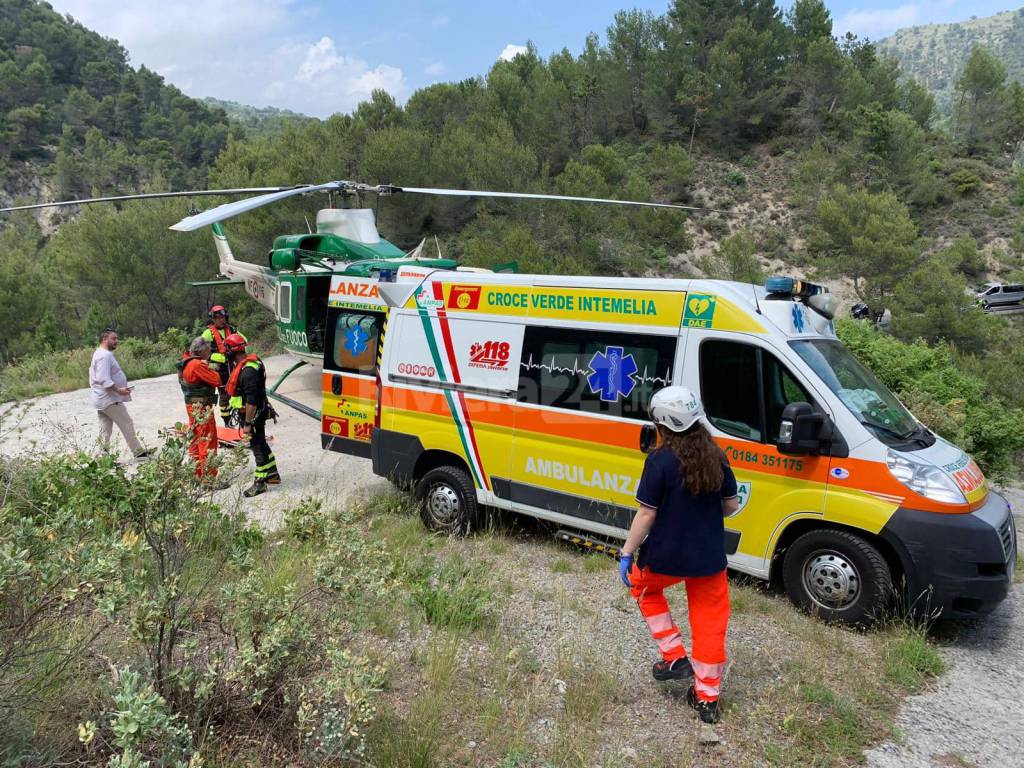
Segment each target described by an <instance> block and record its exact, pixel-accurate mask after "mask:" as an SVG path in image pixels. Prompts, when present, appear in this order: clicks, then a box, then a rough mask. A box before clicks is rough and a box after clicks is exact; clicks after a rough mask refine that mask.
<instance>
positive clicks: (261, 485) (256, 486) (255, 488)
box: [242, 480, 267, 499]
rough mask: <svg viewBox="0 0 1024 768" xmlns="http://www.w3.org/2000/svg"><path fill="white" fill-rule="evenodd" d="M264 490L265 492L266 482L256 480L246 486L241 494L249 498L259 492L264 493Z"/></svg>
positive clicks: (257, 494)
mask: <svg viewBox="0 0 1024 768" xmlns="http://www.w3.org/2000/svg"><path fill="white" fill-rule="evenodd" d="M266 492H267V484H266V483H265V482H263V481H262V480H257V481H256V482H255V483H253V484H252V485H250V486H249V487H248V488H246V489H245V490H244V491H242V495H243V496H245V498H247V499H251V498H252V497H253V496H259V495H260V494H261V493H266Z"/></svg>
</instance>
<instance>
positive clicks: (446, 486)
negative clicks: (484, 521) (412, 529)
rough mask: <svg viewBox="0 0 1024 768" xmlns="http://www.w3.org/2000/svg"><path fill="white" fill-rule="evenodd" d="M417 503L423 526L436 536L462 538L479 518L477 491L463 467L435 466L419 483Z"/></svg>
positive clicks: (417, 484) (417, 485)
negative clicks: (434, 532)
mask: <svg viewBox="0 0 1024 768" xmlns="http://www.w3.org/2000/svg"><path fill="white" fill-rule="evenodd" d="M416 501H417V502H419V508H420V519H421V520H423V524H424V525H425V526H427V528H428V529H429V530H431V531H436V532H437V533H445V534H448V535H450V536H463V535H465V534H467V533H469V532H470V531H471V530H473V529H474V528H475V527H476V525H477V523H478V522H479V519H480V505H479V504H478V503H477V500H476V488H474V487H473V481H472V480H470V478H469V475H468V474H467V473H466V470H464V469H462V468H461V467H455V466H450V465H446V466H443V467H436V468H434V469H432V470H430V471H429V472H427V473H426V474H425V475H423V477H422V478H420V481H419V482H418V483H416Z"/></svg>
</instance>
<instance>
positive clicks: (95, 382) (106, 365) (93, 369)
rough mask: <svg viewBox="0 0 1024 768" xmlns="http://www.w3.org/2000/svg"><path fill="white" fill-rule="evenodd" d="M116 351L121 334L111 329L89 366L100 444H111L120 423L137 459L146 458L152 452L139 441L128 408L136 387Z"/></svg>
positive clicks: (105, 334) (122, 431)
mask: <svg viewBox="0 0 1024 768" xmlns="http://www.w3.org/2000/svg"><path fill="white" fill-rule="evenodd" d="M115 349H117V331H115V330H114V329H113V328H107V329H105V330H104V331H103V333H101V334H100V345H99V347H98V348H97V349H96V351H95V352H93V354H92V364H91V365H90V366H89V387H90V388H91V389H92V393H91V394H90V398H89V399H90V401H91V402H92V407H93V408H95V409H96V414H97V415H98V416H99V420H100V442H101V443H102V444H103V445H104V446H109V445H110V434H111V432H113V429H114V425H115V424H117V427H118V429H120V430H121V434H122V435H124V439H125V442H126V443H128V449H129V450H130V451H131V452H132V454H133V455H134V456H135V458H137V459H145V458H148V457H149V455H150V454H151V453H152V451H151V450H147V449H146V448H144V447H143V446H142V443H140V442H139V438H138V437H137V436H136V435H135V425H134V424H133V423H132V417H131V415H130V414H129V413H128V409H127V408H126V407H125V405H124V404H125V403H127V402H128V401H129V400H131V399H132V388H131V387H129V386H128V377H127V376H125V375H124V371H123V370H121V366H120V365H119V364H118V362H117V358H116V357H114V350H115Z"/></svg>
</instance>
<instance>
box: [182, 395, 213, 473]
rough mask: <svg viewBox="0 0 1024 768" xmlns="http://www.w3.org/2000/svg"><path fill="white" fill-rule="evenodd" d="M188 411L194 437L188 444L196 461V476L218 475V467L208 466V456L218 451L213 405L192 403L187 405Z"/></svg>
mask: <svg viewBox="0 0 1024 768" xmlns="http://www.w3.org/2000/svg"><path fill="white" fill-rule="evenodd" d="M185 409H186V410H187V411H188V429H189V432H190V433H191V434H192V439H191V440H190V441H189V444H188V452H189V454H190V455H191V456H192V459H193V461H195V463H196V477H198V478H204V477H210V478H213V477H216V476H217V468H216V467H208V466H207V464H206V460H207V457H208V456H209V455H210V454H211V453H217V422H216V420H215V419H214V415H213V406H212V405H204V404H203V403H190V404H188V405H186V406H185Z"/></svg>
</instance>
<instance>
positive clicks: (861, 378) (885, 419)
mask: <svg viewBox="0 0 1024 768" xmlns="http://www.w3.org/2000/svg"><path fill="white" fill-rule="evenodd" d="M791 343H792V346H793V349H795V350H796V353H797V354H798V355H800V357H801V358H802V359H803V361H804V362H805V363H807V365H809V366H810V367H811V369H812V370H813V371H814V372H815V373H816V374H818V376H819V377H820V378H821V380H822V381H823V382H825V385H826V386H828V388H829V389H831V390H832V391H833V392H835V394H836V396H837V397H838V398H839V399H840V400H842V401H843V404H844V405H845V406H846V407H847V408H849V409H850V411H851V412H852V413H853V415H854V416H856V417H857V418H858V419H859V420H860V423H861V424H863V425H864V426H865V427H867V428H868V429H869V430H871V432H872V433H873V434H874V435H876V436H877V437H878V438H879V439H880V440H881V441H882V442H883V443H886V444H887V445H892V444H894V443H903V442H905V441H907V440H914V439H915V438H916V436H917V435H918V433H920V432H922V427H921V426H920V424H918V422H917V420H916V419H915V418H914V417H913V416H912V415H911V414H910V411H908V410H907V409H906V408H904V407H903V405H902V404H901V403H900V401H899V400H897V399H896V396H895V395H894V394H893V393H892V392H890V391H889V390H888V389H887V388H886V386H885V385H884V384H882V382H880V381H879V380H878V379H876V378H875V375H874V374H873V373H871V371H869V370H868V369H867V368H865V367H864V366H863V365H861V364H860V363H859V362H858V361H857V358H855V357H854V356H853V354H852V353H851V352H850V350H848V349H847V348H846V347H844V346H843V345H842V344H840V343H839V342H838V341H825V340H819V339H815V340H809V341H794V342H791Z"/></svg>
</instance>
